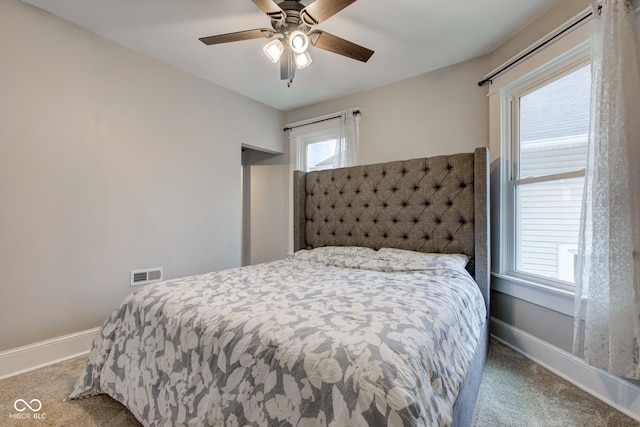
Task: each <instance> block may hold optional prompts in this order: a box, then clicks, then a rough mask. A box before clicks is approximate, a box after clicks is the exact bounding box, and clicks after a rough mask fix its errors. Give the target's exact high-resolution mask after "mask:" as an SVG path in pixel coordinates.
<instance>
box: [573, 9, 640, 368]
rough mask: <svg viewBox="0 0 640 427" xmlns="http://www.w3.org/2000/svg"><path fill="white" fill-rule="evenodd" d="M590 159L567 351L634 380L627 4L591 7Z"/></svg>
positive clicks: (637, 305) (632, 45)
mask: <svg viewBox="0 0 640 427" xmlns="http://www.w3.org/2000/svg"><path fill="white" fill-rule="evenodd" d="M593 11H594V13H593V27H594V30H593V37H592V82H593V83H592V89H591V90H592V91H591V99H592V101H591V103H592V104H591V130H590V137H589V155H588V163H587V172H586V177H585V192H584V198H583V206H582V218H581V225H580V228H581V230H580V231H581V233H580V243H579V249H578V264H577V271H576V288H577V289H576V313H575V328H574V353H575V354H584V358H585V360H586V361H587V363H589V364H590V365H592V366H595V367H598V368H602V369H605V370H607V371H609V372H610V373H612V374H614V375H617V376H621V377H627V378H636V379H640V295H639V292H640V126H639V125H640V74H639V68H640V65H639V62H638V58H639V55H638V50H637V45H638V44H640V43H638V40H637V37H638V33H637V32H636V29H635V28H634V27H635V25H636V22H635V20H636V19H637V18H636V17H635V16H634V13H633V10H632V7H631V3H630V2H629V1H625V0H603V1H602V2H599V3H597V4H594V5H593Z"/></svg>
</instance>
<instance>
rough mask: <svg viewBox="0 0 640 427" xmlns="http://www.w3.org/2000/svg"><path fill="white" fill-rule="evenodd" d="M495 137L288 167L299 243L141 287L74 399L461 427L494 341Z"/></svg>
mask: <svg viewBox="0 0 640 427" xmlns="http://www.w3.org/2000/svg"><path fill="white" fill-rule="evenodd" d="M487 182H488V150H487V149H486V148H478V149H476V150H475V152H473V153H461V154H454V155H449V156H436V157H431V158H422V159H413V160H408V161H396V162H390V163H384V164H376V165H366V166H356V167H349V168H340V169H334V170H327V171H315V172H309V173H302V172H298V171H296V172H294V250H295V251H294V253H292V254H291V255H289V256H287V257H286V258H284V259H282V260H278V261H274V262H271V263H265V264H260V265H255V266H247V267H241V268H235V269H229V270H223V271H217V272H211V273H208V274H203V275H197V276H190V277H184V278H180V279H174V280H168V281H165V282H161V283H158V284H153V285H147V286H145V287H144V288H141V289H139V290H137V291H135V292H133V293H132V294H131V295H130V296H128V297H127V298H125V300H124V301H123V302H122V303H121V304H120V305H119V306H118V307H117V308H116V309H115V310H114V311H113V313H112V314H111V316H110V317H109V319H107V320H106V321H105V323H104V324H103V326H102V327H101V329H100V331H99V332H98V335H97V337H96V339H95V340H94V344H93V347H92V350H91V353H90V355H89V360H88V362H87V365H86V368H85V370H84V372H83V373H82V375H81V377H80V378H79V379H78V381H77V383H76V385H75V388H74V390H73V391H72V393H71V394H70V396H69V399H76V398H84V397H90V396H93V395H96V394H101V393H106V394H108V395H109V396H111V397H112V398H114V399H115V400H117V401H119V402H121V403H122V404H124V405H125V406H126V407H127V408H128V409H129V410H130V411H131V412H132V413H133V415H134V416H135V417H136V418H137V419H138V420H140V421H141V422H142V423H143V424H144V425H149V426H176V425H197V426H206V425H211V426H244V425H253V426H271V425H282V426H300V427H306V426H325V425H331V426H346V425H354V426H358V425H376V426H378V425H379V426H385V425H389V426H432V425H433V426H448V425H453V426H466V425H469V423H470V420H471V416H472V413H473V407H474V403H475V397H476V394H477V392H478V388H479V384H480V380H481V377H482V371H483V367H484V363H485V360H486V352H487V345H488V322H487V313H488V307H489V239H488V232H489V230H488V227H489V222H488V187H487Z"/></svg>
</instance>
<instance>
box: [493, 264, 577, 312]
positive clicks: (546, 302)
mask: <svg viewBox="0 0 640 427" xmlns="http://www.w3.org/2000/svg"><path fill="white" fill-rule="evenodd" d="M491 289H492V290H494V291H498V292H501V293H503V294H506V295H510V296H512V297H514V298H518V299H521V300H523V301H527V302H530V303H532V304H536V305H539V306H541V307H545V308H548V309H549V310H553V311H557V312H558V313H562V314H565V315H567V316H571V317H573V315H574V310H575V306H574V305H575V303H574V300H575V297H574V293H573V292H571V291H565V290H562V289H556V288H552V287H549V286H545V285H541V284H538V283H534V282H530V281H527V280H523V279H520V278H516V277H512V276H506V275H504V274H498V273H491Z"/></svg>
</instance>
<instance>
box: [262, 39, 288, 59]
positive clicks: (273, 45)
mask: <svg viewBox="0 0 640 427" xmlns="http://www.w3.org/2000/svg"><path fill="white" fill-rule="evenodd" d="M262 50H263V51H264V53H265V55H267V58H269V60H270V61H271V62H273V63H274V64H275V63H276V62H278V60H279V59H280V57H281V56H282V52H284V45H283V44H282V42H281V41H280V39H275V40H271V41H270V42H269V43H267V44H266V45H265V46H264V47H263V48H262Z"/></svg>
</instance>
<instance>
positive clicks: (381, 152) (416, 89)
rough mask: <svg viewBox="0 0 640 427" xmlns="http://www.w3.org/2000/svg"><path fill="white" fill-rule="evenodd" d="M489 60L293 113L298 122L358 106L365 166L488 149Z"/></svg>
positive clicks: (289, 117)
mask: <svg viewBox="0 0 640 427" xmlns="http://www.w3.org/2000/svg"><path fill="white" fill-rule="evenodd" d="M488 68H489V62H488V58H487V57H481V58H477V59H474V60H471V61H466V62H463V63H460V64H455V65H451V66H449V67H445V68H442V69H439V70H436V71H432V72H430V73H426V74H422V75H419V76H417V77H413V78H410V79H406V80H402V81H399V82H396V83H392V84H388V85H386V86H382V87H380V88H377V89H372V90H369V91H365V92H360V93H357V94H354V95H350V96H345V97H343V98H339V99H336V100H333V101H327V102H323V103H320V104H315V105H312V106H309V107H306V108H301V109H298V110H293V111H289V112H287V113H286V114H285V121H286V122H287V123H293V122H297V121H300V120H305V119H309V118H313V117H318V116H321V115H324V114H330V113H335V112H337V111H340V110H344V109H346V108H349V107H359V108H360V110H361V111H362V116H361V118H360V163H362V164H367V163H378V162H387V161H391V160H403V159H410V158H415V157H425V156H431V155H438V154H450V153H455V152H466V151H470V150H473V148H475V147H481V146H488V144H489V140H488V126H489V113H488V103H487V98H486V94H487V89H486V88H479V87H478V86H477V82H478V80H480V79H481V78H482V76H483V75H484V74H485V73H486V72H487V69H488Z"/></svg>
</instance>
